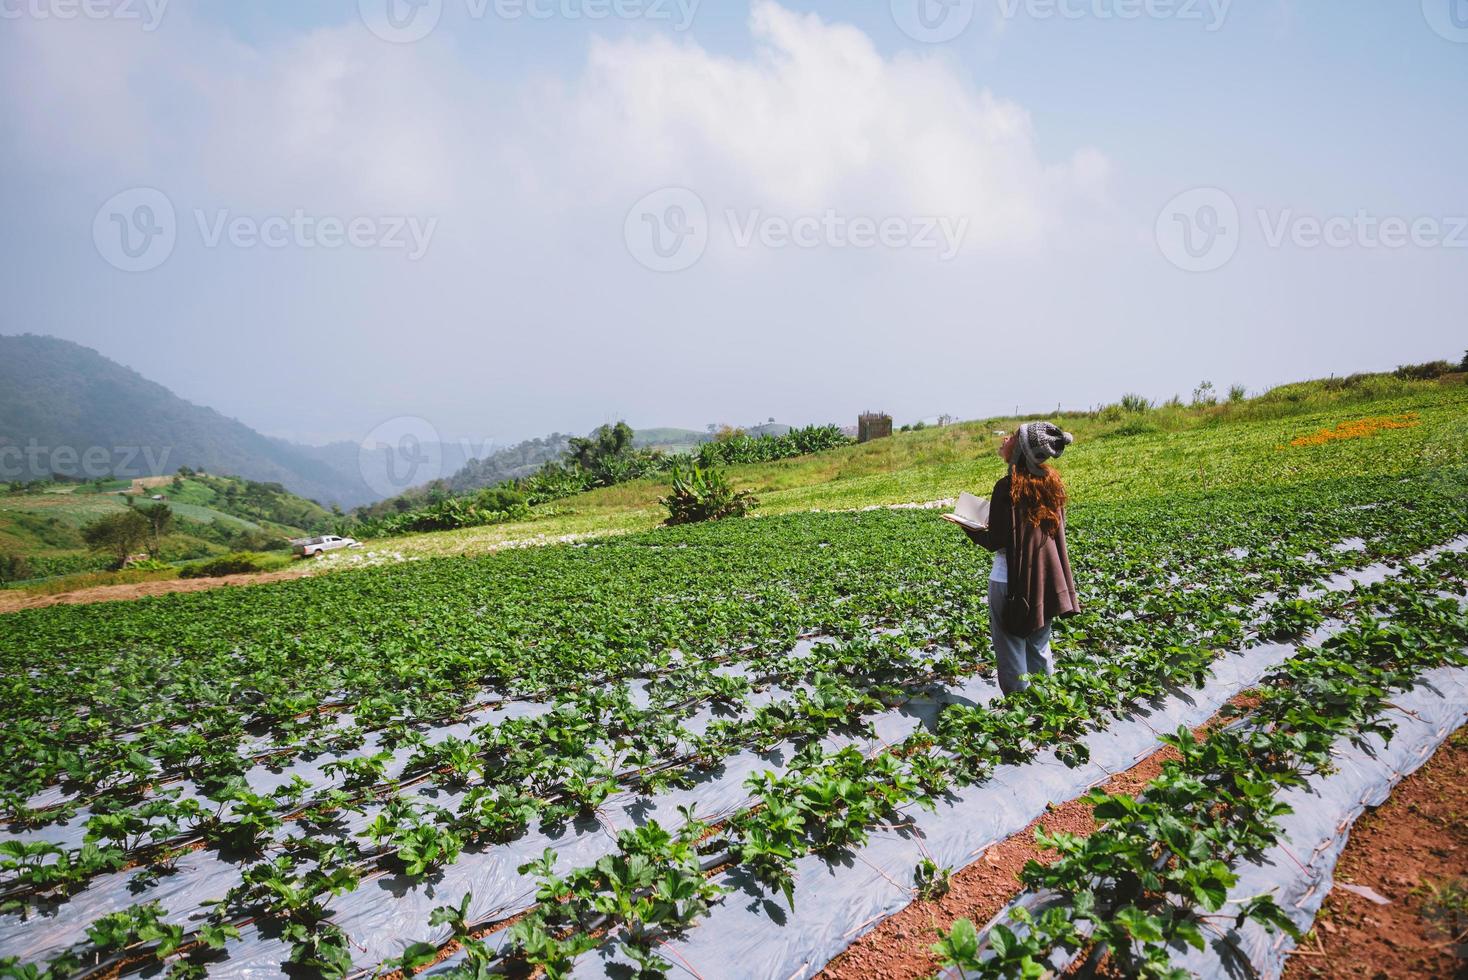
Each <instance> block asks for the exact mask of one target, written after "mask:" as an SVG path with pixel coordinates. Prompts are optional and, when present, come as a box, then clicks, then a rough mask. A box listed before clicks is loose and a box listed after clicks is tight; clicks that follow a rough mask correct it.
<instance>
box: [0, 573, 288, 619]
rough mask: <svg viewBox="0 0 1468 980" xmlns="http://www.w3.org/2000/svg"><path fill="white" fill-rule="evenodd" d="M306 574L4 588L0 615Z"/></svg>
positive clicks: (255, 582) (276, 579) (252, 583)
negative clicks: (50, 589) (44, 591)
mask: <svg viewBox="0 0 1468 980" xmlns="http://www.w3.org/2000/svg"><path fill="white" fill-rule="evenodd" d="M308 573H309V569H307V568H290V569H286V570H284V571H279V572H260V573H257V574H253V575H224V576H221V577H219V578H185V579H164V580H163V581H161V582H129V583H123V584H121V585H94V586H92V587H91V588H87V589H76V590H74V591H72V592H57V593H56V594H54V595H33V594H30V593H26V592H21V591H18V590H17V591H12V590H9V589H5V590H0V613H8V612H16V611H17V610H20V609H39V608H40V607H42V606H80V605H86V604H88V603H93V602H116V601H118V600H122V599H141V598H142V597H143V596H150V595H166V594H167V593H169V592H203V591H205V590H206V589H219V588H224V587H225V586H241V585H259V584H260V583H262V582H280V581H283V580H284V579H289V578H300V577H301V576H303V575H306V574H308Z"/></svg>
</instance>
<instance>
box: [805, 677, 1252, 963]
mask: <svg viewBox="0 0 1468 980" xmlns="http://www.w3.org/2000/svg"><path fill="white" fill-rule="evenodd" d="M1229 703H1230V704H1232V705H1234V706H1235V707H1249V706H1251V705H1252V704H1253V701H1252V699H1251V698H1250V696H1249V695H1248V694H1240V695H1238V696H1236V697H1234V698H1233V699H1232V700H1231V701H1230V702H1229ZM1216 723H1217V716H1215V717H1214V718H1213V719H1210V720H1209V721H1207V722H1205V723H1204V724H1202V725H1200V726H1199V727H1198V728H1195V729H1194V730H1193V731H1194V734H1195V735H1197V736H1198V737H1200V738H1201V737H1204V736H1205V735H1206V734H1207V732H1208V730H1209V729H1210V728H1211V727H1213V726H1214V725H1215V724H1216ZM1176 758H1177V752H1176V751H1175V750H1174V749H1172V748H1163V749H1159V750H1158V751H1157V752H1154V753H1152V754H1151V755H1149V756H1148V757H1147V758H1145V759H1143V760H1142V761H1141V762H1139V763H1137V764H1136V765H1135V766H1133V767H1132V768H1130V769H1128V770H1127V771H1126V772H1123V773H1118V774H1117V775H1115V776H1113V777H1111V778H1110V779H1108V780H1107V781H1106V782H1105V783H1104V784H1103V786H1102V788H1103V789H1105V790H1106V792H1108V793H1124V794H1128V795H1135V794H1136V793H1138V792H1140V791H1141V789H1142V788H1143V787H1144V786H1146V785H1147V784H1148V783H1149V782H1151V781H1152V780H1153V779H1154V778H1155V777H1156V776H1157V775H1158V774H1159V773H1161V772H1162V766H1163V764H1164V763H1165V762H1167V761H1168V760H1170V759H1176ZM1037 827H1043V828H1045V831H1046V832H1047V833H1052V834H1053V833H1055V832H1057V831H1062V830H1064V831H1069V832H1070V833H1072V834H1078V835H1080V836H1086V835H1088V834H1090V833H1091V832H1092V831H1094V830H1095V829H1096V821H1095V818H1094V817H1093V816H1092V815H1091V807H1090V804H1088V803H1086V802H1084V801H1082V800H1070V801H1069V802H1066V803H1061V804H1059V805H1052V806H1051V808H1050V809H1049V810H1048V811H1047V812H1046V813H1045V815H1044V816H1042V817H1040V818H1039V819H1037V820H1035V822H1034V823H1032V824H1030V825H1029V826H1028V827H1026V828H1025V829H1024V830H1023V831H1021V832H1020V833H1018V834H1015V835H1014V836H1013V837H1010V838H1008V839H1007V840H1003V841H1000V842H999V843H998V844H995V845H993V846H991V847H990V848H988V849H987V850H986V851H984V853H983V856H982V857H980V858H979V859H978V860H977V861H975V862H974V863H973V864H970V865H969V866H968V867H966V868H964V869H962V870H960V871H956V872H954V874H953V876H952V878H950V879H949V892H948V894H947V895H945V896H944V897H942V898H939V899H934V900H931V901H915V902H913V903H912V904H911V905H909V906H908V907H907V908H905V909H903V910H902V911H901V912H898V913H897V914H896V915H894V916H892V917H891V918H889V919H886V920H885V921H883V922H882V923H881V924H880V925H878V926H877V927H876V928H875V929H873V930H872V931H871V932H869V933H867V934H866V935H865V936H862V937H861V938H860V939H858V940H857V941H856V942H854V943H852V944H851V945H850V946H849V947H847V948H846V950H845V951H844V952H843V953H842V954H841V955H840V956H838V957H836V958H835V959H834V960H832V961H831V962H830V963H828V964H827V965H826V968H825V969H824V970H822V971H821V973H820V974H819V976H821V977H824V978H828V980H907V978H918V977H931V976H932V975H933V974H935V973H936V972H938V958H937V957H935V956H934V955H933V953H932V951H931V949H929V947H931V946H932V945H933V943H934V942H936V941H937V938H938V937H937V935H936V933H937V930H939V929H950V928H952V926H953V923H954V922H955V921H956V920H958V919H970V920H972V921H973V922H974V923H976V924H977V925H980V926H982V925H983V924H984V923H986V922H988V921H989V920H990V919H992V918H993V917H994V916H995V915H997V914H998V913H999V912H1000V910H1002V909H1003V908H1004V906H1006V905H1008V904H1009V902H1010V900H1011V899H1013V898H1014V897H1015V896H1016V895H1018V894H1019V893H1020V890H1021V885H1020V880H1019V873H1020V871H1021V870H1023V869H1024V866H1025V864H1026V863H1027V862H1029V861H1031V860H1036V861H1044V862H1049V861H1053V860H1055V857H1056V855H1055V852H1054V851H1044V850H1041V849H1040V848H1039V847H1038V846H1036V844H1035V828H1037Z"/></svg>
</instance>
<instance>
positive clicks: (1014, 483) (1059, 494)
mask: <svg viewBox="0 0 1468 980" xmlns="http://www.w3.org/2000/svg"><path fill="white" fill-rule="evenodd" d="M1015 450H1016V447H1015V445H1014V440H1013V439H1012V438H1011V439H1008V440H1006V441H1005V443H1004V446H1003V447H1002V450H1001V455H1002V456H1003V457H1004V461H1005V462H1006V463H1009V464H1010V467H1009V493H1010V499H1011V500H1012V501H1013V504H1014V506H1015V508H1016V509H1017V510H1018V512H1019V514H1020V515H1021V516H1023V517H1024V519H1025V520H1027V521H1029V522H1030V524H1031V526H1033V527H1037V528H1039V529H1040V530H1041V532H1043V533H1045V534H1050V535H1054V534H1057V533H1059V531H1060V517H1061V512H1062V511H1064V510H1065V482H1064V481H1062V480H1061V479H1060V474H1059V473H1057V472H1056V471H1055V468H1054V467H1052V466H1047V465H1045V464H1043V463H1042V464H1041V465H1040V469H1042V470H1043V471H1044V475H1043V476H1035V475H1034V474H1033V473H1031V472H1030V471H1029V470H1028V469H1026V468H1025V466H1024V464H1023V463H1020V464H1016V463H1015V462H1014V455H1015Z"/></svg>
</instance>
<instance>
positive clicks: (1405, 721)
mask: <svg viewBox="0 0 1468 980" xmlns="http://www.w3.org/2000/svg"><path fill="white" fill-rule="evenodd" d="M1392 700H1393V704H1395V705H1396V706H1397V708H1399V709H1400V711H1398V712H1392V716H1393V717H1392V719H1391V720H1392V722H1393V724H1394V725H1395V727H1396V733H1395V734H1394V735H1393V736H1392V738H1391V740H1390V741H1388V742H1385V743H1383V740H1382V739H1381V738H1380V737H1379V736H1375V735H1372V736H1370V737H1369V738H1368V739H1366V742H1367V746H1366V748H1364V749H1362V748H1357V747H1355V746H1352V745H1348V744H1343V745H1340V746H1337V748H1336V750H1335V752H1334V753H1333V755H1334V757H1335V763H1336V767H1337V768H1336V771H1335V772H1334V773H1332V774H1331V775H1329V776H1325V777H1321V778H1316V779H1312V780H1310V782H1309V783H1308V784H1307V785H1305V786H1302V787H1296V788H1292V789H1288V790H1285V791H1284V792H1282V793H1280V794H1279V798H1280V800H1282V801H1283V802H1285V803H1288V804H1289V805H1290V806H1291V807H1292V808H1293V810H1294V812H1293V813H1290V814H1287V815H1285V816H1284V817H1282V818H1281V819H1280V823H1281V825H1282V826H1283V833H1282V834H1281V836H1280V841H1279V844H1278V845H1276V846H1275V847H1273V848H1271V849H1270V850H1269V851H1268V852H1266V853H1265V854H1264V855H1262V856H1261V858H1260V860H1259V861H1257V862H1250V863H1246V864H1243V865H1241V866H1239V867H1236V868H1235V869H1234V870H1235V872H1237V873H1238V875H1239V880H1238V883H1237V884H1236V885H1235V886H1234V887H1233V888H1232V889H1231V890H1230V891H1229V900H1230V901H1231V902H1237V901H1241V900H1244V899H1247V898H1249V897H1251V896H1254V895H1259V894H1263V893H1265V892H1273V893H1274V895H1275V900H1276V901H1278V902H1279V904H1280V907H1281V908H1283V909H1284V911H1285V913H1286V914H1287V915H1289V917H1290V918H1291V919H1292V920H1294V922H1295V925H1297V926H1299V928H1300V930H1301V931H1302V932H1303V931H1307V930H1309V928H1310V927H1311V925H1312V924H1313V923H1314V921H1315V914H1316V913H1317V912H1318V911H1319V910H1320V905H1321V903H1322V902H1324V901H1325V896H1326V895H1327V894H1329V892H1330V889H1331V886H1332V885H1333V883H1334V871H1335V865H1336V861H1337V860H1338V859H1339V858H1340V855H1341V851H1342V850H1344V849H1345V847H1346V844H1347V842H1348V841H1349V840H1350V828H1351V826H1352V825H1353V824H1354V823H1355V822H1356V819H1357V818H1358V817H1360V816H1361V814H1362V813H1364V812H1365V811H1366V810H1367V809H1368V808H1370V807H1374V806H1380V805H1381V804H1382V803H1383V802H1385V801H1386V799H1387V797H1388V796H1389V795H1390V794H1391V791H1392V789H1393V787H1395V786H1396V785H1397V783H1399V782H1401V781H1402V779H1404V778H1405V777H1406V776H1408V775H1410V774H1412V773H1413V772H1415V771H1416V770H1417V769H1418V767H1420V766H1421V765H1423V764H1424V763H1425V762H1427V760H1428V759H1430V758H1432V755H1433V753H1434V752H1435V751H1437V749H1438V747H1439V746H1440V745H1442V743H1443V742H1444V741H1445V740H1446V739H1447V738H1448V737H1449V736H1450V735H1452V733H1453V732H1455V731H1457V730H1458V729H1459V728H1461V727H1462V726H1463V725H1464V724H1465V723H1468V668H1464V667H1443V668H1439V669H1437V670H1433V671H1429V672H1427V673H1426V674H1424V675H1423V676H1422V678H1421V680H1420V682H1419V684H1418V686H1417V687H1416V688H1414V689H1413V690H1411V691H1408V692H1405V693H1402V694H1400V695H1397V696H1396V697H1394V698H1393V699H1392ZM1225 911H1228V908H1227V907H1225ZM1206 931H1209V930H1205V932H1206ZM1213 932H1214V935H1213V936H1211V937H1210V941H1209V943H1208V945H1207V946H1206V947H1205V948H1204V950H1203V951H1202V952H1199V951H1197V950H1194V949H1191V948H1184V949H1180V950H1177V951H1176V952H1175V953H1174V957H1173V964H1174V965H1175V966H1179V967H1182V968H1183V969H1185V970H1187V971H1189V972H1190V973H1193V974H1196V975H1197V976H1200V977H1202V978H1204V980H1234V978H1236V977H1238V976H1241V975H1244V976H1258V977H1264V978H1266V980H1273V978H1275V977H1278V976H1279V975H1280V973H1281V972H1282V971H1283V970H1284V964H1285V960H1286V959H1287V958H1288V957H1289V954H1290V951H1291V950H1292V949H1293V948H1294V945H1295V944H1294V941H1293V940H1292V939H1290V938H1289V936H1287V935H1285V934H1284V933H1283V932H1275V933H1270V932H1268V931H1266V930H1265V929H1264V927H1263V926H1261V925H1259V924H1257V923H1254V922H1247V923H1245V924H1244V926H1243V927H1242V928H1238V929H1229V930H1227V932H1226V933H1222V934H1219V933H1218V932H1217V931H1216V930H1213Z"/></svg>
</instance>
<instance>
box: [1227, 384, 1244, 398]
mask: <svg viewBox="0 0 1468 980" xmlns="http://www.w3.org/2000/svg"><path fill="white" fill-rule="evenodd" d="M1247 397H1249V389H1247V388H1245V387H1244V386H1243V385H1234V386H1233V387H1231V388H1229V390H1228V400H1229V401H1231V402H1241V401H1243V400H1244V399H1245V398H1247Z"/></svg>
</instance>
